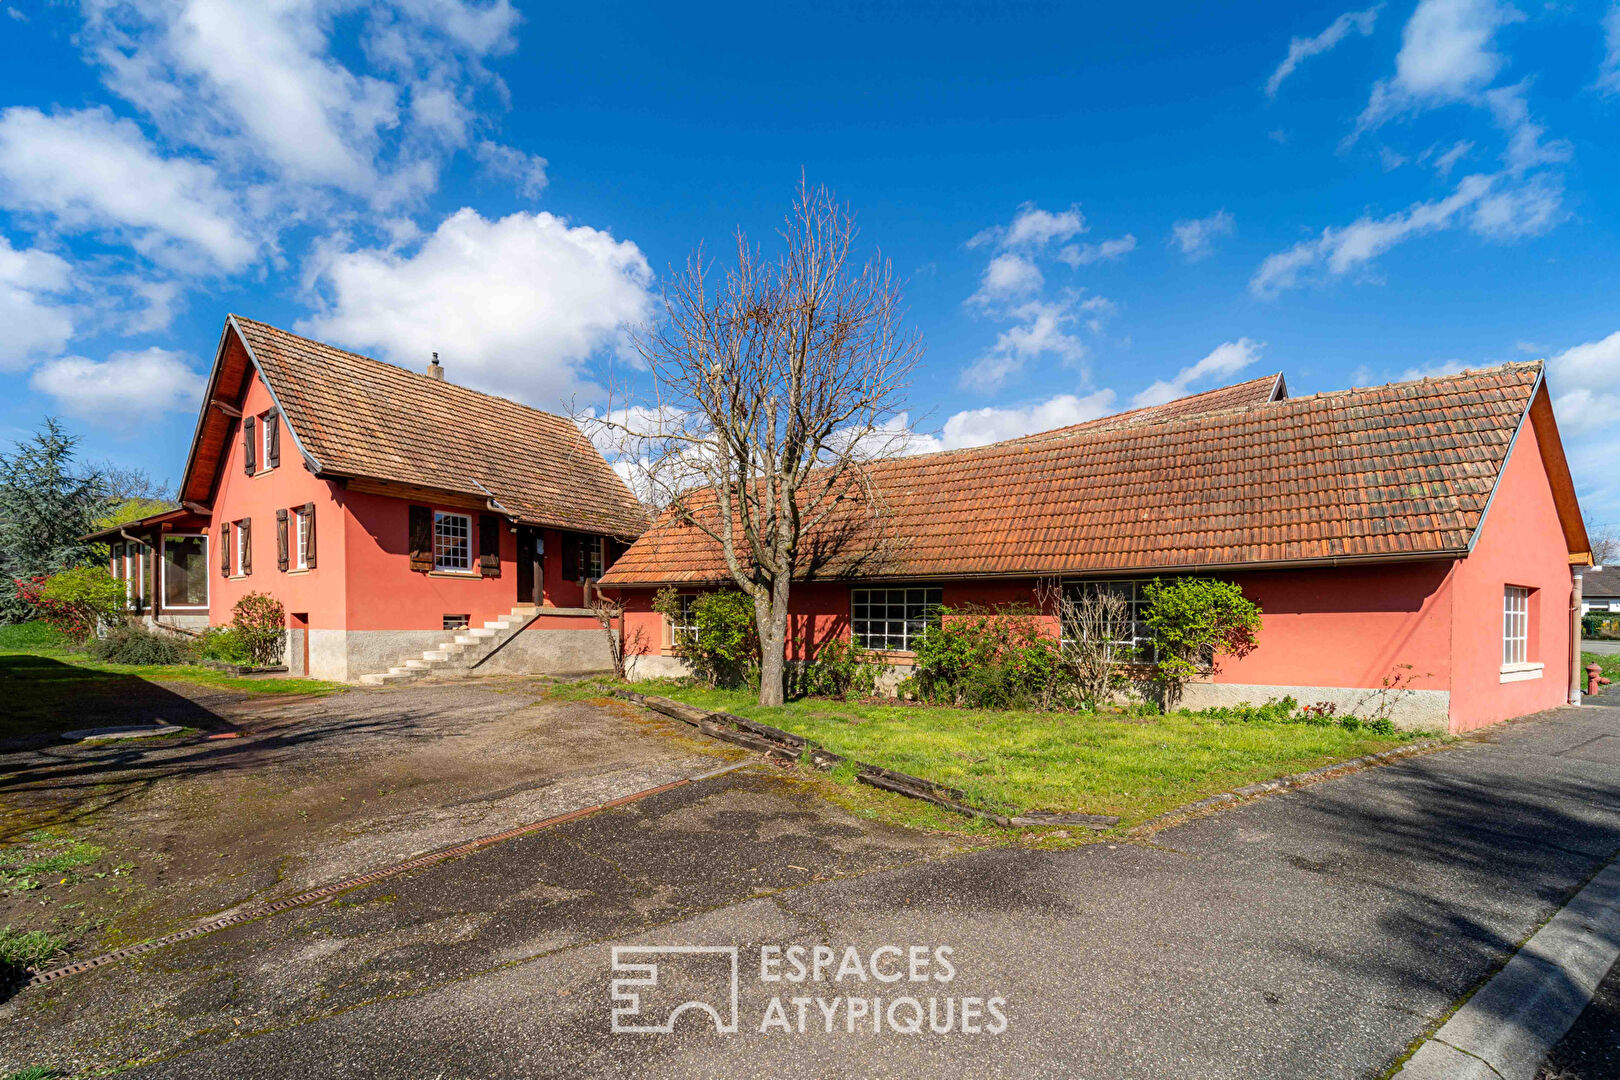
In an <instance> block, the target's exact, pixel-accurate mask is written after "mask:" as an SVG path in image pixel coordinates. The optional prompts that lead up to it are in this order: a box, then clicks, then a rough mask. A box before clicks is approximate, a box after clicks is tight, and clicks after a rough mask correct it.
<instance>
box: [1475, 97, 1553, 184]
mask: <svg viewBox="0 0 1620 1080" xmlns="http://www.w3.org/2000/svg"><path fill="white" fill-rule="evenodd" d="M1528 86H1529V80H1525V81H1524V82H1521V83H1518V84H1516V85H1514V86H1502V87H1498V88H1497V89H1495V90H1488V91H1486V93H1485V104H1486V106H1487V107H1488V108H1489V109H1490V111H1491V115H1492V116H1493V117H1494V118H1495V119H1496V126H1497V127H1499V128H1501V129H1502V130H1503V131H1505V132H1507V134H1508V146H1507V151H1506V153H1505V154H1504V155H1503V160H1504V161H1506V162H1507V166H1508V169H1509V170H1510V171H1512V172H1514V173H1522V172H1525V171H1527V170H1529V169H1533V168H1536V167H1537V166H1540V165H1551V164H1555V163H1557V162H1560V161H1567V160H1569V157H1570V155H1571V153H1572V150H1571V148H1570V145H1569V143H1568V142H1567V141H1565V140H1563V139H1555V140H1554V141H1552V142H1550V143H1544V142H1542V141H1541V137H1542V136H1543V135H1545V134H1546V133H1547V129H1546V128H1544V127H1542V126H1541V125H1540V124H1537V123H1536V122H1534V121H1533V120H1531V119H1530V104H1529V102H1528V101H1526V100H1525V91H1526V89H1527V88H1528Z"/></svg>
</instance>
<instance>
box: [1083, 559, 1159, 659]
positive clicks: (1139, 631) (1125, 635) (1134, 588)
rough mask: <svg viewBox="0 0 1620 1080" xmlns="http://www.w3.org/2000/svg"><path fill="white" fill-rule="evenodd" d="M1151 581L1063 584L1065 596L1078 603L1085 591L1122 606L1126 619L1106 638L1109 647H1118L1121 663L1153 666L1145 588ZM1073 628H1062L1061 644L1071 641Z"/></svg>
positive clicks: (1100, 579) (1116, 580)
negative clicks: (1103, 595)
mask: <svg viewBox="0 0 1620 1080" xmlns="http://www.w3.org/2000/svg"><path fill="white" fill-rule="evenodd" d="M1152 580H1153V579H1152V578H1127V579H1124V580H1119V579H1115V578H1097V579H1094V580H1091V581H1065V582H1064V583H1063V593H1064V596H1066V597H1068V598H1069V599H1071V600H1074V599H1078V598H1079V597H1080V596H1082V595H1084V594H1085V593H1086V592H1087V591H1088V590H1089V591H1092V592H1105V593H1112V594H1114V595H1116V596H1118V597H1119V598H1120V599H1121V600H1123V601H1124V602H1125V618H1124V619H1123V620H1122V621H1121V622H1120V624H1119V626H1118V627H1116V628H1115V629H1114V631H1113V633H1112V635H1111V636H1110V638H1109V644H1110V645H1115V646H1118V647H1119V650H1120V653H1121V654H1122V655H1121V657H1120V659H1122V660H1126V661H1136V662H1141V663H1148V664H1151V663H1154V662H1155V661H1157V659H1158V653H1157V650H1156V649H1154V647H1153V632H1152V630H1151V629H1150V628H1149V626H1148V624H1147V617H1146V616H1147V610H1148V599H1147V587H1148V585H1149V584H1150V583H1151V582H1152ZM1075 632H1076V628H1075V627H1072V626H1064V627H1063V640H1064V641H1072V640H1074V634H1075Z"/></svg>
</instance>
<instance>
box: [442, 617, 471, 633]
mask: <svg viewBox="0 0 1620 1080" xmlns="http://www.w3.org/2000/svg"><path fill="white" fill-rule="evenodd" d="M470 618H472V616H471V615H446V616H445V617H444V628H445V629H446V630H465V629H467V620H468V619H470Z"/></svg>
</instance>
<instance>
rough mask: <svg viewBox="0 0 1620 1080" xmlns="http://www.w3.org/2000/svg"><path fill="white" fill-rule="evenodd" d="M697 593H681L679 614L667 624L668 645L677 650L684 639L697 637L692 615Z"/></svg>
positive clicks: (695, 620) (694, 620)
mask: <svg viewBox="0 0 1620 1080" xmlns="http://www.w3.org/2000/svg"><path fill="white" fill-rule="evenodd" d="M697 598H698V594H697V593H681V594H680V596H679V597H678V599H679V600H680V605H681V613H680V615H679V616H677V617H676V618H675V619H672V620H670V624H669V643H670V644H671V645H673V646H676V647H677V648H678V647H679V646H680V644H681V639H682V638H684V637H693V638H695V637H697V616H696V615H694V614H692V605H694V604H696V603H697Z"/></svg>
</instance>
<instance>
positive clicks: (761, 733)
mask: <svg viewBox="0 0 1620 1080" xmlns="http://www.w3.org/2000/svg"><path fill="white" fill-rule="evenodd" d="M612 693H613V696H614V697H618V698H622V699H624V700H625V701H628V702H631V703H632V704H635V705H640V706H641V707H642V708H644V709H651V710H652V711H653V712H656V713H661V714H663V715H664V716H668V717H672V718H673V719H676V720H679V721H681V722H682V723H685V724H690V725H692V726H693V727H695V728H697V729H698V730H699V731H701V732H703V733H704V734H705V735H708V736H711V737H712V738H716V739H720V740H722V741H724V742H729V743H732V744H733V745H736V746H741V747H745V748H746V749H749V750H754V751H757V752H759V753H762V754H765V755H766V756H768V757H774V758H777V759H778V760H781V761H789V762H798V761H804V760H808V761H809V762H810V763H811V764H812V765H814V766H815V767H816V768H818V769H820V770H822V771H823V772H830V771H831V770H833V769H834V768H836V767H837V766H839V765H842V764H844V763H846V762H848V763H850V764H853V765H854V766H855V770H856V772H855V778H856V779H857V780H859V781H860V782H861V783H863V784H868V785H870V786H872V787H875V788H881V789H882V790H884V791H892V792H894V793H895V794H897V795H904V796H906V797H908V798H912V799H920V800H922V801H923V802H928V803H933V804H934V805H935V806H939V807H943V808H944V809H946V810H952V811H955V812H956V813H958V814H965V815H967V816H969V817H976V818H982V819H984V820H985V821H989V822H992V823H994V824H996V825H999V826H1001V827H1002V828H1004V829H1014V828H1030V827H1037V826H1053V825H1073V826H1078V827H1080V828H1083V829H1096V830H1098V831H1101V830H1104V829H1112V828H1113V827H1114V826H1116V825H1118V824H1119V818H1118V817H1116V816H1114V815H1112V814H1083V813H1052V812H1047V811H1027V812H1025V813H1021V814H997V813H994V812H993V811H989V810H984V809H981V808H979V807H977V806H974V805H972V804H971V803H969V802H968V801H967V799H968V795H967V792H965V791H958V790H957V789H956V788H953V787H947V786H946V785H944V784H940V783H937V782H935V781H933V780H924V779H923V778H922V777H920V776H912V775H910V774H909V773H903V772H896V771H895V770H893V769H885V768H884V767H883V766H881V765H873V764H870V763H869V762H865V761H857V760H856V759H854V758H848V757H845V756H843V755H842V754H835V753H833V752H832V751H831V750H828V749H826V748H824V747H821V746H817V745H816V744H815V743H812V742H811V741H810V740H809V739H807V738H805V737H804V736H803V735H795V734H793V732H791V731H783V730H782V729H781V728H774V727H771V726H770V725H769V724H761V723H760V722H759V721H757V720H750V719H748V718H747V717H744V716H737V715H735V714H733V713H727V712H710V711H709V710H707V709H700V708H698V707H697V706H695V705H688V704H686V703H685V702H681V701H676V700H674V699H673V698H666V697H656V696H654V695H652V694H639V693H637V692H636V691H634V690H625V689H622V688H619V687H615V688H613V690H612Z"/></svg>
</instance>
